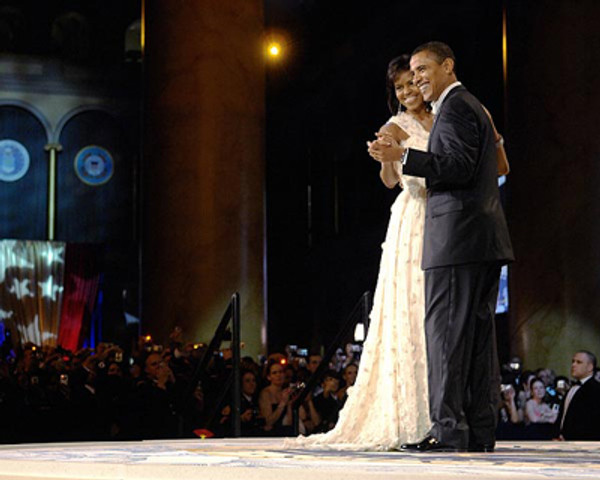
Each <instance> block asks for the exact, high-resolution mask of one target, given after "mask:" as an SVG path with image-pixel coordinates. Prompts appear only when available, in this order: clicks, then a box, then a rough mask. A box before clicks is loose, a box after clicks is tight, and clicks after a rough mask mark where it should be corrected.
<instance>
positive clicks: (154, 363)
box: [144, 353, 164, 379]
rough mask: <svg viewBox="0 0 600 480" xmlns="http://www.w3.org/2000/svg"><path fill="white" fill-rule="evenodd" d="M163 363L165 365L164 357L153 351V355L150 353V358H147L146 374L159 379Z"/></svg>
mask: <svg viewBox="0 0 600 480" xmlns="http://www.w3.org/2000/svg"><path fill="white" fill-rule="evenodd" d="M163 365H164V361H163V358H162V357H161V356H160V355H159V354H158V353H153V354H151V355H148V358H147V359H146V365H145V369H144V370H145V371H146V375H148V377H149V378H152V379H157V378H158V372H159V371H160V368H161V366H163Z"/></svg>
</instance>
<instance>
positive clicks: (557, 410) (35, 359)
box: [0, 332, 600, 443]
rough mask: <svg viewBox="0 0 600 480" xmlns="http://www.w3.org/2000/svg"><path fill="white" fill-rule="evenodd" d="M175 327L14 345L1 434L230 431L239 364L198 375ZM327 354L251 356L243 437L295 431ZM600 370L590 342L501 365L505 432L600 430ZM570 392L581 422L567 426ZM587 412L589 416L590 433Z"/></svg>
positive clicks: (312, 410) (330, 409)
mask: <svg viewBox="0 0 600 480" xmlns="http://www.w3.org/2000/svg"><path fill="white" fill-rule="evenodd" d="M178 335H179V333H177V332H176V333H175V334H174V335H172V338H171V340H172V342H171V343H170V344H169V345H168V346H161V345H157V344H155V343H154V342H152V339H151V337H141V338H140V340H139V342H138V344H137V345H136V346H135V347H134V348H133V349H132V351H131V352H127V353H126V352H125V351H124V350H123V349H122V348H121V347H119V346H116V345H112V344H109V343H100V344H99V345H97V347H96V348H94V349H91V348H85V349H82V350H80V351H78V352H70V351H66V350H63V349H61V348H51V347H40V346H38V345H34V344H31V343H27V344H25V345H23V346H22V347H20V348H13V347H12V346H7V345H6V344H5V345H4V346H3V348H2V359H1V360H0V410H1V414H0V442H2V443H19V442H45V441H75V440H78V441H83V440H135V439H152V438H153V439H156V438H193V437H207V436H208V437H210V436H230V435H232V422H231V417H232V415H231V412H232V402H231V392H230V391H227V389H225V390H226V391H223V385H225V384H226V383H227V382H226V380H227V378H228V377H229V375H230V372H231V367H232V358H231V351H230V350H228V349H224V350H221V351H219V352H215V354H212V353H211V360H210V362H209V364H208V369H207V371H206V372H205V374H204V375H202V376H198V375H197V372H196V370H197V366H198V364H199V362H200V359H201V357H202V355H203V354H204V351H205V349H206V347H205V346H204V345H203V344H192V343H187V344H183V343H182V342H181V341H179V338H177V337H178ZM357 350H359V348H357V346H356V345H351V344H349V345H348V346H347V348H346V349H345V351H344V350H341V349H339V350H338V354H337V355H336V356H335V357H334V358H333V360H332V361H331V362H330V364H329V365H328V369H326V370H325V373H324V374H323V375H322V376H321V379H320V381H319V382H318V383H317V387H316V388H315V389H314V390H313V391H312V392H310V393H309V394H308V395H306V399H305V401H304V402H303V404H302V405H301V406H300V407H299V418H300V421H299V431H300V433H303V434H311V433H317V432H326V431H328V430H330V429H332V428H333V427H334V426H335V424H336V421H337V419H338V414H339V411H340V410H341V409H342V408H343V406H344V402H345V401H346V398H347V396H348V389H349V388H350V387H351V386H352V385H354V382H355V380H356V376H357V373H358V369H359V364H360V356H359V355H360V352H359V351H357ZM321 361H322V357H321V355H320V354H318V353H311V354H309V353H308V352H306V351H302V352H301V354H298V350H297V349H296V348H295V347H294V348H287V349H286V351H285V353H273V354H271V355H269V356H268V357H266V358H263V359H261V361H260V362H257V361H255V360H254V359H252V358H251V357H243V358H242V360H241V395H242V398H241V410H240V412H241V426H242V435H243V436H291V435H293V434H294V431H295V430H294V426H293V411H292V408H293V403H294V401H295V399H296V398H298V395H299V393H300V391H301V390H302V388H304V386H305V384H306V383H307V382H308V380H309V379H310V377H311V375H313V374H314V373H315V372H316V370H317V368H318V367H319V365H320V363H321ZM590 372H591V382H590V383H588V387H587V390H586V391H588V390H589V392H588V395H587V397H586V398H587V400H584V401H583V402H582V401H579V403H578V404H577V407H576V408H575V409H574V408H573V406H574V405H575V402H574V401H573V399H572V398H571V399H570V398H569V391H572V390H573V389H578V388H583V387H579V386H574V384H573V382H574V381H577V380H588V379H589V377H590V375H589V374H590ZM594 376H595V378H594ZM199 378H201V379H202V381H199V380H198V379H199ZM596 380H600V373H598V370H597V368H596V360H595V357H594V356H593V355H592V354H591V353H589V352H578V353H576V354H575V356H574V357H573V363H572V369H571V375H570V378H567V377H565V376H556V375H555V373H554V372H553V371H552V370H549V369H545V368H544V369H539V370H536V371H522V370H521V362H520V361H518V360H515V361H513V362H511V363H510V364H509V365H507V366H505V368H504V371H503V383H502V389H501V399H502V400H501V405H500V408H499V416H498V419H499V422H498V438H499V439H561V438H566V439H594V438H597V439H600V424H599V422H598V418H599V416H600V414H599V411H600V408H599V407H598V403H597V401H598V399H599V398H600V393H599V391H600V383H597V382H596ZM594 387H596V388H594ZM583 392H584V390H581V392H580V393H579V396H581V393H583ZM571 395H572V394H571ZM588 397H589V398H588ZM569 401H570V402H571V408H569V412H570V414H569V415H570V416H571V417H573V418H574V422H567V423H566V424H565V407H568V406H569V405H568V404H569ZM582 409H583V410H584V411H581V410H582ZM581 422H583V423H585V424H586V425H587V427H585V428H583V433H582V431H581V426H578V424H579V423H581ZM572 423H574V426H573V425H571V424H572ZM590 425H598V429H597V430H596V431H597V432H599V433H598V434H597V435H596V437H594V436H593V435H592V436H591V437H594V438H587V437H589V436H590V435H589V432H590V431H591V430H590ZM593 428H596V427H593ZM592 431H593V429H592ZM586 432H588V433H586ZM562 435H564V437H562Z"/></svg>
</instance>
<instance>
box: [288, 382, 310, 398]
mask: <svg viewBox="0 0 600 480" xmlns="http://www.w3.org/2000/svg"><path fill="white" fill-rule="evenodd" d="M305 386H306V385H305V383H304V382H298V383H290V386H289V389H290V394H291V395H294V394H295V393H297V392H299V391H300V390H302V389H303V388H304V387H305Z"/></svg>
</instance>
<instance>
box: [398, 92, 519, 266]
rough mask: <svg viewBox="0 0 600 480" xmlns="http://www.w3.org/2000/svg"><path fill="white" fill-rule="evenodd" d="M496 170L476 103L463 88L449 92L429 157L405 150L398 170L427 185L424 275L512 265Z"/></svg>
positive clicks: (488, 128) (491, 141)
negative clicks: (480, 264)
mask: <svg viewBox="0 0 600 480" xmlns="http://www.w3.org/2000/svg"><path fill="white" fill-rule="evenodd" d="M497 168H498V167H497V153H496V142H495V136H494V132H493V128H492V125H491V123H490V120H489V118H488V116H487V115H486V113H485V112H484V110H483V108H482V106H481V103H479V101H478V100H477V99H476V98H475V97H474V96H473V95H471V94H470V93H469V92H468V91H467V89H466V88H464V87H463V86H462V85H460V86H458V87H455V88H453V89H452V90H450V92H448V95H447V96H446V98H445V100H444V102H443V103H442V105H441V108H440V111H439V112H438V113H437V115H436V118H435V120H434V124H433V128H432V130H431V133H430V136H429V147H428V152H421V151H419V150H413V149H410V151H409V153H408V156H407V159H406V163H405V165H404V167H403V172H404V173H406V174H407V175H413V176H417V177H425V179H426V180H427V188H428V198H427V211H426V218H425V233H424V236H425V238H424V244H423V260H422V267H423V269H425V270H426V269H429V268H436V267H444V266H451V265H461V264H466V263H478V262H493V261H498V262H499V263H508V262H510V261H512V260H514V257H513V251H512V245H511V242H510V237H509V235H508V228H507V226H506V219H505V217H504V212H503V210H502V206H501V204H500V195H499V191H498V170H497Z"/></svg>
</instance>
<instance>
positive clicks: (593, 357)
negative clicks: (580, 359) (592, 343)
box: [577, 350, 597, 370]
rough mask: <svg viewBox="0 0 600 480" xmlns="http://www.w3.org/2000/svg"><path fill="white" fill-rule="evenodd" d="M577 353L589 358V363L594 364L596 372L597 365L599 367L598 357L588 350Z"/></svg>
mask: <svg viewBox="0 0 600 480" xmlns="http://www.w3.org/2000/svg"><path fill="white" fill-rule="evenodd" d="M577 353H583V354H584V355H585V356H587V358H588V362H590V363H591V364H592V366H593V367H594V370H596V365H597V361H596V355H594V354H593V353H592V352H590V351H588V350H579V351H578V352H577Z"/></svg>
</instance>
